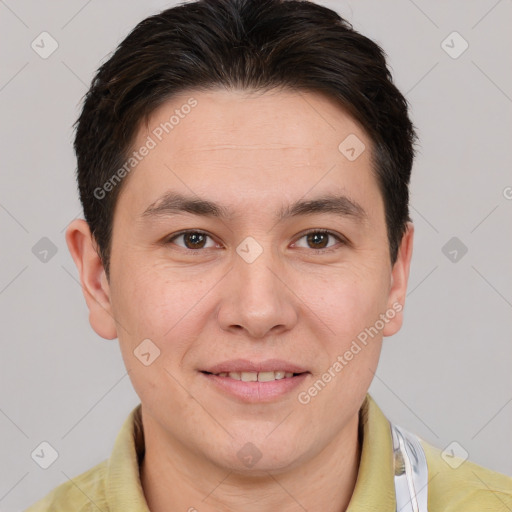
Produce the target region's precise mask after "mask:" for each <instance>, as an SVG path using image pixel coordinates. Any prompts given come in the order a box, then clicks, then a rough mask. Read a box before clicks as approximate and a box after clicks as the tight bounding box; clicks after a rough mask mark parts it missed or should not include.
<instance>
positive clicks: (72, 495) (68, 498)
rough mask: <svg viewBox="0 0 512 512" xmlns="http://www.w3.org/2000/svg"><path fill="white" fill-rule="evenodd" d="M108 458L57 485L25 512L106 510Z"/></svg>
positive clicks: (105, 511)
mask: <svg viewBox="0 0 512 512" xmlns="http://www.w3.org/2000/svg"><path fill="white" fill-rule="evenodd" d="M107 464H108V460H104V461H103V462H100V463H99V464H97V465H96V466H94V467H93V468H91V469H89V470H87V471H85V472H84V473H82V474H80V475H78V476H76V477H73V478H71V479H70V480H68V481H67V482H64V483H63V484H61V485H59V486H58V487H56V488H55V489H53V490H52V491H50V492H49V493H48V494H47V495H46V496H44V497H43V498H41V499H40V500H39V501H37V502H36V503H34V504H33V505H31V506H30V507H29V508H28V509H26V510H25V512H47V511H48V512H49V511H51V512H68V511H71V510H72V511H73V512H89V511H91V512H92V511H93V510H95V511H97V510H102V511H103V512H107V511H108V506H107V503H106V500H105V475H106V472H107Z"/></svg>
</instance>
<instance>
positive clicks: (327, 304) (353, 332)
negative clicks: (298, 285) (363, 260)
mask: <svg viewBox="0 0 512 512" xmlns="http://www.w3.org/2000/svg"><path fill="white" fill-rule="evenodd" d="M369 276H371V277H369ZM386 282H387V281H386V278H385V276H382V277H379V276H378V275H376V274H375V273H373V276H372V274H370V273H367V274H366V275H365V273H364V272H358V273H354V272H351V274H350V276H345V277H343V276H341V277H338V278H336V277H332V278H331V279H330V283H329V285H328V286H326V287H324V289H323V290H322V292H321V293H316V294H315V301H314V302H313V303H312V309H314V310H315V312H317V313H318V316H319V317H320V318H322V319H323V320H325V323H326V324H327V325H328V326H329V327H330V328H331V330H332V331H334V333H333V332H331V335H332V336H333V337H334V339H335V340H336V344H337V345H339V344H340V343H341V344H346V343H349V344H350V341H351V340H352V339H353V338H355V337H356V336H357V335H358V334H359V333H360V332H361V331H363V330H364V329H365V328H369V327H371V326H372V325H374V324H375V322H376V321H377V319H378V318H379V315H380V314H381V313H384V311H385V308H386V305H387V293H386V290H387V288H386V286H385V283H386ZM310 296H311V294H310Z"/></svg>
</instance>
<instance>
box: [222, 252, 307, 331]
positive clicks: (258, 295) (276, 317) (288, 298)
mask: <svg viewBox="0 0 512 512" xmlns="http://www.w3.org/2000/svg"><path fill="white" fill-rule="evenodd" d="M226 279H227V282H226V287H225V293H224V295H223V297H222V301H221V303H220V305H219V309H218V315H217V318H218V321H219V324H220V327H221V328H222V329H223V330H226V331H231V332H233V333H243V334H245V335H246V336H247V337H250V338H253V339H262V338H265V337H266V336H268V335H277V334H279V333H281V332H285V331H287V330H290V329H292V328H293V326H294V325H295V323H296V322H297V318H298V314H297V309H298V308H297V301H298V299H297V297H296V295H295V294H294V293H293V289H292V286H290V285H291V283H287V282H286V281H287V276H286V272H285V270H284V267H283V265H281V264H280V262H279V261H278V258H277V256H275V255H273V254H271V251H270V249H269V250H264V251H263V252H262V253H261V254H260V255H259V256H258V257H257V258H256V259H255V260H254V261H252V262H251V260H250V259H244V257H242V256H238V255H237V256H236V257H235V259H234V265H233V268H232V269H231V271H230V272H229V273H228V275H227V276H226ZM288 280H289V279H288Z"/></svg>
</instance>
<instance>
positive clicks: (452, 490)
mask: <svg viewBox="0 0 512 512" xmlns="http://www.w3.org/2000/svg"><path fill="white" fill-rule="evenodd" d="M140 407H141V406H140V404H139V405H138V406H137V407H136V408H135V409H133V411H132V412H131V413H130V415H129V416H128V418H127V419H126V421H125V423H124V424H123V426H122V428H121V430H120V432H119V434H118V436H117V438H116V441H115V444H114V449H113V451H112V454H111V456H110V458H109V459H107V460H105V461H103V462H101V463H100V464H98V465H97V466H95V467H93V468H91V469H89V470H88V471H86V472H85V473H82V474H81V475H79V476H77V477H75V478H73V479H72V480H71V481H68V482H65V483H63V484H61V485H59V486H58V487H56V488H55V489H54V490H53V491H51V492H50V493H49V494H48V495H47V496H45V497H44V498H43V499H41V500H40V501H38V502H37V503H35V504H34V505H32V506H31V507H29V508H28V509H27V510H26V512H43V511H45V512H46V511H51V512H86V511H87V512H88V511H93V510H101V511H103V512H150V511H149V508H148V506H147V503H146V500H145V498H144V492H143V490H142V485H141V482H140V475H139V463H140V460H141V457H142V455H143V453H144V435H143V429H142V420H141V414H140ZM360 419H361V425H362V431H363V441H362V450H361V461H360V464H359V472H358V475H357V482H356V486H355V488H354V493H353V495H352V498H351V500H350V504H349V506H348V509H347V512H396V500H395V487H394V466H393V447H392V437H391V430H390V424H389V421H388V420H387V418H386V417H385V416H384V414H383V413H382V411H381V410H380V408H379V407H378V406H377V404H376V403H375V402H374V400H373V399H372V397H371V396H370V395H369V394H367V395H366V399H365V401H364V402H363V405H362V407H361V411H360ZM420 442H421V445H422V447H423V450H424V451H425V455H426V458H427V466H428V481H429V483H428V510H429V512H486V511H489V512H491V511H492V512H511V511H512V478H510V477H508V476H506V475H502V474H500V473H497V472H495V471H492V470H490V469H486V468H484V467H482V466H478V465H477V464H474V463H472V462H470V461H465V462H463V463H462V464H461V465H460V466H459V467H457V468H456V469H453V468H452V467H451V466H449V465H448V464H447V463H446V462H445V461H444V460H443V458H442V457H441V451H440V450H439V449H437V448H435V447H433V446H431V445H429V444H428V443H426V442H425V441H423V440H421V439H420Z"/></svg>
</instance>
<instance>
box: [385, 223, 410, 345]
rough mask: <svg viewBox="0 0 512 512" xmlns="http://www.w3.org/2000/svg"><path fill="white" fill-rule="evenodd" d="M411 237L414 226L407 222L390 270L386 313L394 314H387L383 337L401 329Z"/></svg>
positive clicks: (407, 279)
mask: <svg viewBox="0 0 512 512" xmlns="http://www.w3.org/2000/svg"><path fill="white" fill-rule="evenodd" d="M413 237H414V225H413V224H412V222H408V223H407V229H406V232H405V234H404V236H403V237H402V241H401V243H400V248H399V250H398V256H397V259H396V262H395V264H394V265H393V268H392V270H391V286H390V289H389V296H388V305H387V307H388V312H391V311H393V312H395V314H394V316H393V317H392V318H391V314H389V313H388V314H387V316H388V318H390V320H389V321H388V323H387V324H386V326H385V327H384V329H383V331H382V334H383V335H384V336H392V335H393V334H396V333H397V332H398V331H399V330H400V328H401V327H402V322H403V308H404V306H405V295H406V292H407V283H408V281H409V269H410V266H411V257H412V246H413Z"/></svg>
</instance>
